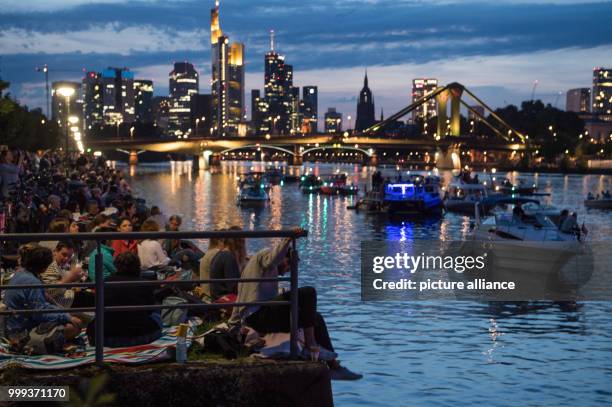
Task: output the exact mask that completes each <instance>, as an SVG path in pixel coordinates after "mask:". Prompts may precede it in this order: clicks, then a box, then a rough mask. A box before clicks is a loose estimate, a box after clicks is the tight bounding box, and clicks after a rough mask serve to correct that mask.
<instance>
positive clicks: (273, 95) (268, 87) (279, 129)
mask: <svg viewBox="0 0 612 407" xmlns="http://www.w3.org/2000/svg"><path fill="white" fill-rule="evenodd" d="M264 75H265V76H264V93H265V98H266V102H267V103H268V106H269V110H270V117H271V125H272V128H271V133H272V134H290V133H291V109H292V108H291V88H292V87H293V66H291V65H288V64H286V63H285V57H284V56H283V55H280V54H278V53H277V52H276V51H275V50H274V32H273V31H272V32H271V33H270V50H269V51H268V52H267V53H266V55H265V58H264Z"/></svg>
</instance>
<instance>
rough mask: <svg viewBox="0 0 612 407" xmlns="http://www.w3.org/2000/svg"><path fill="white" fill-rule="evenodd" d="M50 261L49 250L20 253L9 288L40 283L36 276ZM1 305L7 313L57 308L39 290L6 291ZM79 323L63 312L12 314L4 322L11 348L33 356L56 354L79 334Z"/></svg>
mask: <svg viewBox="0 0 612 407" xmlns="http://www.w3.org/2000/svg"><path fill="white" fill-rule="evenodd" d="M52 261H53V255H52V253H51V250H49V249H47V248H46V247H40V246H37V247H31V248H30V249H29V250H27V251H20V264H21V266H22V268H21V270H20V271H18V272H17V273H15V276H14V277H13V278H12V279H11V281H10V283H9V285H10V286H20V285H35V284H42V281H41V280H40V275H41V274H42V273H43V272H44V271H45V270H47V267H49V265H50V264H51V262H52ZM4 304H5V305H6V307H7V310H17V309H57V310H58V311H59V310H60V308H58V307H57V306H55V305H52V304H50V303H49V302H48V301H47V299H46V298H45V291H44V289H42V288H22V289H8V290H6V291H5V295H4ZM81 324H82V322H81V320H80V319H79V318H77V317H74V316H70V315H69V314H68V313H65V312H57V313H49V314H16V315H10V316H9V317H8V318H7V319H6V335H7V338H8V339H9V341H10V342H11V345H12V347H13V348H14V349H16V350H17V351H19V352H26V353H33V354H37V355H41V354H50V353H60V352H62V351H63V349H64V345H65V343H66V342H67V341H70V340H72V339H74V338H75V337H76V336H77V335H78V334H79V333H80V332H81Z"/></svg>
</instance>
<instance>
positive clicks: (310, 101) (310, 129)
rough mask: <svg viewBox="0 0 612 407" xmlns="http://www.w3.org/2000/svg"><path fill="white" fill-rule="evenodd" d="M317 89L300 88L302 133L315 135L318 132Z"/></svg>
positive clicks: (314, 87) (311, 87)
mask: <svg viewBox="0 0 612 407" xmlns="http://www.w3.org/2000/svg"><path fill="white" fill-rule="evenodd" d="M318 94H319V92H318V89H317V87H316V86H304V87H302V104H301V110H302V116H303V118H302V120H303V123H304V124H305V126H303V127H305V128H303V129H302V133H309V134H316V133H317V132H318V123H317V120H318V115H317V110H318V103H319V102H318Z"/></svg>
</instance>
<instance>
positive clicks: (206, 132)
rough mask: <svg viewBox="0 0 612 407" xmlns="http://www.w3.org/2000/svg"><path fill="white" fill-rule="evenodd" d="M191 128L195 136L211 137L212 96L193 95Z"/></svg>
mask: <svg viewBox="0 0 612 407" xmlns="http://www.w3.org/2000/svg"><path fill="white" fill-rule="evenodd" d="M190 106H191V120H190V121H191V128H192V129H193V132H192V134H193V135H194V137H211V136H212V134H211V131H210V130H211V128H212V127H211V124H212V96H211V95H207V94H197V95H191V103H190Z"/></svg>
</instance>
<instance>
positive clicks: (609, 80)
mask: <svg viewBox="0 0 612 407" xmlns="http://www.w3.org/2000/svg"><path fill="white" fill-rule="evenodd" d="M592 112H593V113H594V114H595V115H598V116H599V118H600V119H601V120H605V121H612V69H606V68H595V69H594V70H593V110H592Z"/></svg>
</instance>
